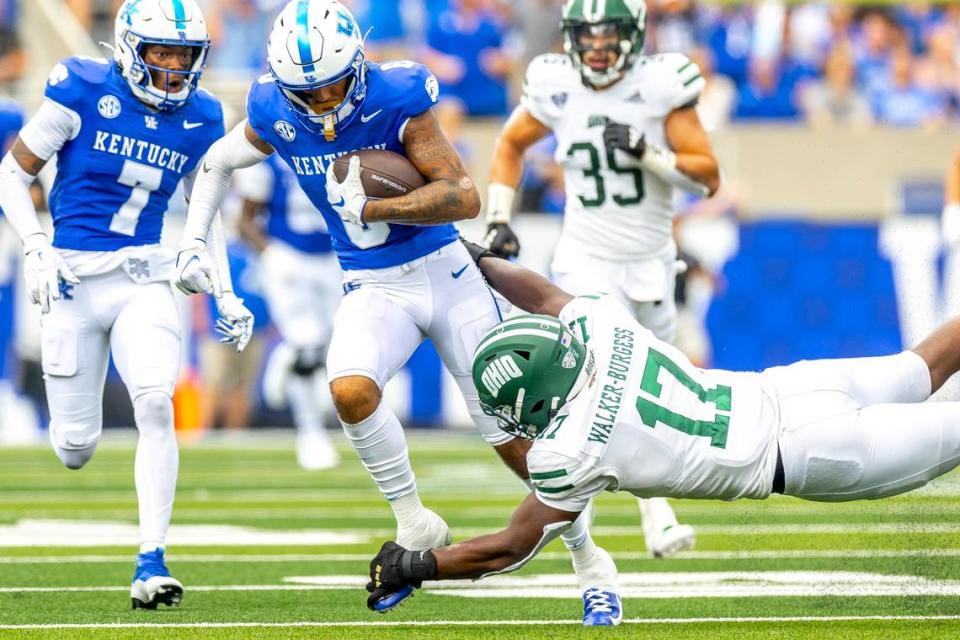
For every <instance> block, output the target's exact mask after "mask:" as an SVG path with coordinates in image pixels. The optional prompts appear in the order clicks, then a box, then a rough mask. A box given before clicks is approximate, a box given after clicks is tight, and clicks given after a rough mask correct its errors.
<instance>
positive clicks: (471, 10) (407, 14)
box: [0, 0, 960, 128]
mask: <svg viewBox="0 0 960 640" xmlns="http://www.w3.org/2000/svg"><path fill="white" fill-rule="evenodd" d="M23 1H24V0H0V88H2V87H3V86H4V85H6V84H9V83H10V82H11V81H12V80H13V79H15V78H16V77H17V76H18V75H20V74H22V72H23V69H24V64H25V62H24V59H23V55H22V53H21V47H20V42H19V39H18V35H17V23H18V22H17V19H18V3H22V2H23ZM65 1H66V4H67V5H68V6H69V7H70V8H71V9H72V10H73V12H74V13H75V14H76V16H77V18H78V20H79V22H80V23H81V25H82V26H83V27H84V28H85V29H87V30H88V31H89V32H90V33H91V34H92V35H93V37H94V39H95V40H96V41H100V40H103V41H107V42H109V41H110V39H111V31H112V21H113V16H114V12H115V9H116V6H117V5H119V4H120V2H119V0H65ZM344 1H345V3H346V4H347V5H348V6H349V7H350V8H351V9H352V10H353V11H354V12H355V14H356V15H357V18H358V21H359V22H360V24H361V25H362V26H363V28H364V29H368V30H369V31H368V36H367V41H368V43H369V48H370V55H371V58H373V59H375V60H376V59H391V58H392V59H396V58H405V59H417V60H420V61H423V62H425V63H427V64H428V65H429V66H430V68H431V69H432V70H433V71H434V73H435V74H436V75H437V77H438V79H439V80H440V82H441V86H442V90H443V95H444V97H445V99H446V100H445V103H446V105H445V106H446V108H447V109H449V110H450V111H451V112H452V113H450V114H448V116H449V117H450V120H451V121H450V123H449V124H450V126H451V127H456V126H457V116H464V117H484V116H503V115H505V114H506V113H508V111H509V109H510V106H511V105H512V104H514V103H515V101H516V98H517V95H516V94H517V91H518V87H519V84H520V82H519V81H520V78H521V77H522V75H523V70H524V67H525V66H526V63H527V62H528V61H529V60H530V59H531V58H532V57H533V56H535V55H537V54H539V53H543V52H545V51H552V50H559V46H560V32H559V20H560V9H561V6H562V5H563V0H390V1H387V0H344ZM200 3H201V5H202V6H203V7H204V11H205V15H206V16H207V18H208V22H209V23H210V30H211V33H212V34H213V38H214V44H215V46H214V49H213V55H212V58H211V68H212V69H214V70H216V71H217V72H219V73H221V74H224V75H234V76H236V77H238V78H250V77H254V76H255V75H256V74H259V73H260V72H262V71H263V70H264V68H263V67H264V47H265V43H266V39H267V34H268V32H269V29H270V26H271V24H272V20H273V16H274V15H275V14H276V13H277V12H278V11H279V9H280V8H281V7H282V6H283V5H284V4H285V2H284V0H200ZM648 11H649V18H648V34H647V47H646V49H647V52H648V53H655V52H660V51H679V52H682V53H686V54H688V55H690V56H691V57H692V58H693V59H694V60H696V61H697V62H698V63H699V64H700V66H701V68H703V70H704V71H705V75H708V76H709V77H710V83H709V86H708V88H707V91H706V92H705V95H704V98H703V105H702V107H701V110H702V112H703V117H704V119H705V120H706V121H707V122H708V124H709V125H710V126H711V127H712V128H718V127H723V126H724V125H725V124H726V123H728V122H730V121H742V120H776V121H796V122H802V121H806V122H808V123H809V124H810V125H812V126H815V127H829V126H835V125H840V126H852V127H869V126H871V125H874V124H881V125H887V126H895V127H925V128H936V127H938V126H942V125H943V124H945V123H947V122H948V121H950V120H951V119H954V118H956V117H957V115H958V113H960V72H958V61H960V6H957V5H953V4H942V5H934V4H932V3H927V2H910V3H901V4H897V5H894V4H882V5H876V6H871V5H868V4H856V5H853V4H847V3H828V2H807V3H786V2H783V1H781V0H760V1H755V2H744V3H740V4H736V5H726V4H724V5H719V4H704V3H698V2H694V1H693V0H650V1H649V2H648Z"/></svg>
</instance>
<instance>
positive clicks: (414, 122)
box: [179, 0, 613, 624]
mask: <svg viewBox="0 0 960 640" xmlns="http://www.w3.org/2000/svg"><path fill="white" fill-rule="evenodd" d="M267 55H268V62H269V66H270V73H269V74H268V75H265V76H263V77H262V78H260V79H259V80H258V81H256V82H255V83H254V85H253V87H252V89H251V91H250V95H249V98H248V100H247V111H248V113H247V115H248V118H247V120H245V121H244V122H242V123H240V125H238V126H237V127H236V128H235V129H234V130H233V131H232V132H231V133H229V134H228V135H227V136H226V137H225V138H224V139H223V140H221V141H220V142H218V143H216V144H215V145H214V146H213V147H212V148H211V150H210V152H209V153H208V155H207V158H206V160H205V161H204V166H203V171H202V172H201V174H200V176H199V178H198V180H197V183H196V186H195V188H194V192H193V195H192V199H191V204H190V211H189V214H188V219H187V227H186V229H185V231H184V240H183V243H182V245H181V254H180V259H179V262H180V264H182V265H184V267H183V269H182V270H181V272H180V275H179V278H180V283H181V285H182V286H184V287H185V288H189V289H193V290H195V291H198V292H199V291H203V290H204V289H205V287H206V286H207V284H208V281H209V280H210V278H211V276H212V274H213V272H214V271H215V266H214V265H213V264H212V263H211V262H210V261H209V260H208V259H206V258H205V257H204V255H205V251H206V248H205V242H204V240H203V238H205V237H206V235H207V228H208V225H209V221H210V219H211V217H212V215H213V212H214V211H215V210H216V208H217V207H218V206H219V204H220V202H221V201H222V199H223V197H224V194H225V192H226V190H227V188H228V186H229V184H230V176H231V174H232V173H233V171H234V170H236V169H239V168H243V167H246V166H251V165H254V164H256V163H258V162H261V161H263V160H265V159H266V158H267V157H269V156H270V155H272V154H273V153H274V152H276V153H277V154H278V155H279V156H280V157H281V158H282V159H283V160H284V162H286V163H287V165H289V167H290V168H291V169H292V170H293V172H294V174H296V176H297V179H298V180H299V182H300V186H301V187H302V188H303V190H304V191H305V192H306V194H307V195H308V196H309V198H310V200H311V202H313V204H314V206H316V207H317V209H319V210H320V212H321V213H322V214H323V215H324V217H325V218H326V220H327V225H328V227H329V230H330V233H331V236H332V238H333V247H334V250H335V251H336V253H337V255H338V258H339V260H340V266H341V268H342V269H343V271H344V276H343V289H344V292H345V295H344V298H343V300H342V301H341V303H340V308H339V309H338V311H337V315H336V317H335V320H334V329H333V336H332V338H331V343H330V347H329V351H328V356H327V372H328V375H329V377H330V380H331V382H330V389H331V392H332V395H333V402H334V405H335V407H336V409H337V413H338V415H339V418H340V421H341V423H342V425H343V429H344V433H345V434H346V436H347V438H348V439H349V440H350V442H351V443H352V444H353V446H354V449H355V450H356V452H357V454H358V455H359V457H360V459H361V461H362V463H363V464H364V466H365V467H366V469H367V470H368V471H369V473H370V475H371V476H372V478H373V479H374V481H375V482H376V483H377V486H378V488H379V489H380V491H381V492H382V493H383V495H384V497H385V498H386V499H387V500H388V501H389V503H390V506H391V507H392V509H393V512H394V515H395V516H396V519H397V540H398V541H400V542H401V543H402V544H403V545H404V546H405V547H407V548H411V549H429V548H432V547H436V546H442V545H445V544H447V543H449V541H450V539H451V536H450V530H449V528H448V527H447V524H446V523H445V522H444V521H443V519H442V518H440V517H439V516H438V515H437V514H435V513H434V512H432V511H430V510H429V509H426V508H425V507H424V506H423V504H422V503H421V501H420V497H419V495H418V492H417V487H416V481H415V479H414V474H413V470H412V468H411V465H410V460H409V457H408V454H407V445H406V439H405V437H404V432H403V428H402V427H401V425H400V422H399V420H398V419H397V417H396V416H395V415H394V414H393V412H392V411H391V410H390V409H389V407H387V406H386V404H384V403H382V402H381V397H382V395H381V394H382V389H383V387H384V385H385V384H386V383H387V381H388V380H389V379H390V378H391V377H393V375H394V374H395V373H396V372H397V371H398V370H399V369H400V368H401V367H402V366H403V364H404V363H405V362H406V361H407V359H408V358H409V357H410V355H411V354H412V353H413V352H414V350H415V349H416V348H417V346H418V345H419V344H420V342H421V341H422V340H423V339H424V338H425V337H429V338H430V339H431V340H432V341H433V344H434V346H435V347H436V349H437V351H438V352H439V354H440V357H441V358H442V359H443V361H444V363H445V365H446V366H447V368H448V369H449V370H450V372H451V373H452V374H453V376H454V378H455V379H456V380H457V383H458V384H459V386H460V389H461V391H462V392H463V394H464V397H465V398H466V401H467V405H468V407H469V409H470V412H471V414H472V416H473V418H474V420H475V422H476V423H477V426H478V428H479V429H480V431H481V433H482V435H483V437H484V438H485V439H486V441H487V442H488V443H490V444H491V445H492V446H493V447H494V448H495V449H496V451H497V453H498V454H499V455H500V456H501V457H502V458H503V459H504V461H505V462H506V463H507V464H508V465H509V466H510V467H511V469H513V470H514V471H515V472H516V473H517V474H518V475H520V476H521V477H522V478H526V477H527V471H526V462H525V460H526V451H527V449H529V443H527V442H525V441H524V440H523V439H520V438H515V437H513V436H511V435H510V434H506V433H504V432H502V431H500V430H499V429H498V428H497V425H496V420H495V419H491V417H489V416H486V415H485V414H484V413H483V411H482V410H481V408H480V405H479V401H478V397H477V392H476V388H475V387H474V385H473V381H472V379H471V377H470V358H471V355H472V353H473V350H474V348H475V347H476V345H477V343H478V341H479V339H480V337H481V336H482V335H483V334H484V333H486V331H488V330H489V329H490V327H492V326H494V325H495V324H496V323H497V322H498V321H499V318H500V312H499V309H498V308H497V304H496V302H495V300H494V299H493V297H492V295H491V293H490V291H489V289H487V287H486V285H485V283H484V282H483V278H482V277H481V275H480V272H479V271H478V270H477V269H476V267H475V265H474V264H473V262H472V261H471V260H470V257H469V255H468V254H467V252H466V251H465V249H464V248H463V247H462V246H461V245H460V243H459V242H457V230H456V229H455V228H454V226H453V225H452V224H451V223H452V222H455V221H457V220H463V219H467V218H473V217H475V216H476V215H477V213H478V212H479V208H480V198H479V195H478V194H477V191H476V188H475V187H474V185H473V182H472V181H471V179H470V177H469V176H468V175H467V173H466V171H465V170H464V168H463V165H462V163H461V161H460V158H459V156H458V155H457V152H456V151H455V150H454V149H453V147H452V145H451V144H450V143H449V141H448V140H447V139H446V137H445V136H444V135H443V133H442V132H441V130H440V128H439V126H438V124H437V119H436V117H435V115H434V113H433V111H432V107H433V106H434V104H435V103H436V101H437V94H438V85H437V81H436V79H435V78H434V77H433V75H432V74H431V73H430V72H429V71H428V70H427V69H426V68H425V67H423V66H422V65H419V64H416V63H413V62H407V61H400V62H388V63H385V64H374V63H370V62H367V61H366V60H365V57H364V49H363V39H362V33H361V31H360V27H359V26H358V25H357V23H356V21H355V20H354V18H353V16H352V15H351V14H350V12H349V11H348V10H347V9H346V8H345V7H344V6H343V5H342V4H340V3H339V2H335V1H333V0H294V1H293V2H290V3H289V4H288V5H287V6H286V7H285V8H284V9H283V11H281V13H280V15H279V16H278V17H277V20H276V22H275V24H274V27H273V31H272V33H271V34H270V41H269V43H268V51H267ZM360 149H381V150H387V151H392V152H395V153H399V154H402V155H404V156H406V157H407V158H408V159H409V161H410V162H411V163H412V164H413V165H414V166H415V167H416V169H417V170H418V171H419V172H420V173H421V174H422V175H423V176H424V178H425V179H426V180H427V184H426V185H425V186H423V187H421V188H419V189H416V190H414V191H412V192H410V193H409V194H407V195H404V196H400V197H395V198H387V199H382V200H374V199H369V198H367V195H366V193H365V192H364V187H363V184H362V181H361V176H360V163H359V159H358V158H356V157H352V158H351V159H350V162H349V170H348V171H347V172H346V173H345V175H344V176H342V179H338V178H337V176H336V175H334V165H335V160H336V159H337V158H338V157H339V156H342V155H344V154H347V153H350V152H353V151H357V150H360ZM267 286H268V287H269V286H270V285H269V283H268V284H267ZM585 521H586V518H584V520H583V521H581V522H580V523H578V524H577V528H578V533H577V534H576V535H575V548H574V549H572V554H573V557H574V567H575V568H576V570H577V573H578V576H579V577H580V579H581V581H582V582H584V583H588V584H589V583H592V584H596V583H598V581H599V582H600V583H603V581H604V578H603V577H604V576H607V575H609V573H610V569H611V568H612V567H613V562H612V560H611V559H610V557H609V555H608V554H607V553H606V552H605V551H603V550H602V549H599V548H598V547H597V546H596V545H595V544H593V541H592V540H590V539H589V534H588V533H587V532H586V526H587V525H586V522H585ZM595 576H596V578H595ZM398 600H399V599H392V600H391V599H388V600H387V601H385V602H384V603H380V604H379V605H378V607H379V608H380V610H389V609H390V608H392V607H393V606H395V604H397V602H398ZM597 602H598V603H599V601H597ZM598 607H599V608H598ZM604 607H605V603H599V604H596V605H595V603H594V600H591V601H590V602H588V603H587V604H586V614H587V615H586V619H587V623H588V624H594V623H600V624H602V623H604V620H605V619H606V618H607V617H608V615H609V612H608V611H607V610H606V609H605V608H604ZM594 609H596V611H595V610H594Z"/></svg>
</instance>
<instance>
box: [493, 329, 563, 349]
mask: <svg viewBox="0 0 960 640" xmlns="http://www.w3.org/2000/svg"><path fill="white" fill-rule="evenodd" d="M513 336H537V337H538V338H546V339H547V340H557V339H559V336H558V335H557V334H555V333H550V332H549V331H543V330H542V329H515V330H513V331H504V332H503V333H498V334H497V335H495V336H491V337H490V338H488V339H486V340H484V341H483V342H482V343H480V345H479V346H478V347H477V350H476V351H475V352H474V353H480V352H481V351H482V350H484V349H486V348H487V347H489V346H490V345H492V344H495V343H496V342H498V341H500V340H503V339H504V338H511V337H513Z"/></svg>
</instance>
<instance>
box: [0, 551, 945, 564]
mask: <svg viewBox="0 0 960 640" xmlns="http://www.w3.org/2000/svg"><path fill="white" fill-rule="evenodd" d="M610 555H612V556H613V558H614V560H649V559H651V558H650V556H649V555H648V554H646V553H643V552H638V551H619V552H617V551H614V552H611V554H610ZM371 557H372V556H371V554H368V553H309V554H302V553H301V554H294V553H291V554H237V555H233V554H195V553H184V554H181V553H176V552H175V551H174V552H172V553H170V554H169V555H168V556H167V560H169V561H170V562H171V563H187V562H209V563H220V562H225V563H238V564H247V563H269V562H366V561H369V560H370V558H371ZM956 557H960V548H948V549H823V550H816V549H798V550H792V549H784V550H755V551H685V552H683V553H681V554H679V555H677V556H674V557H673V558H671V560H779V559H806V558H956ZM569 558H570V555H569V554H568V553H566V552H565V551H548V552H546V553H541V554H538V555H537V559H538V560H568V559H569ZM132 562H133V555H132V554H131V553H127V554H123V555H72V556H56V555H53V556H6V557H3V556H0V565H3V564H98V563H117V564H129V563H132ZM657 562H660V561H659V560H658V561H657Z"/></svg>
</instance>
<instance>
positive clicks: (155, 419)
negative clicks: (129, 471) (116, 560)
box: [133, 391, 179, 553]
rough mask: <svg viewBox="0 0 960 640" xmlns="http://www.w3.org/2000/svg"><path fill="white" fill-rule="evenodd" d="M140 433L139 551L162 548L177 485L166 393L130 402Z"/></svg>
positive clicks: (174, 442) (137, 475)
mask: <svg viewBox="0 0 960 640" xmlns="http://www.w3.org/2000/svg"><path fill="white" fill-rule="evenodd" d="M133 412H134V418H135V419H136V422H137V428H138V429H139V430H140V439H139V441H138V443H137V456H136V460H135V462H134V477H135V479H136V484H137V500H138V501H139V503H140V542H141V545H140V552H141V553H146V552H149V551H153V550H155V549H157V548H158V547H162V546H163V543H164V540H165V539H166V537H167V529H168V528H169V527H170V516H171V514H172V513H173V496H174V491H175V490H176V486H177V469H178V466H179V454H178V452H177V438H176V434H175V433H174V430H173V401H172V400H171V399H170V396H168V395H167V394H165V393H162V392H156V391H154V392H149V393H145V394H143V395H141V396H140V397H139V398H137V399H136V400H135V401H134V403H133Z"/></svg>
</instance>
